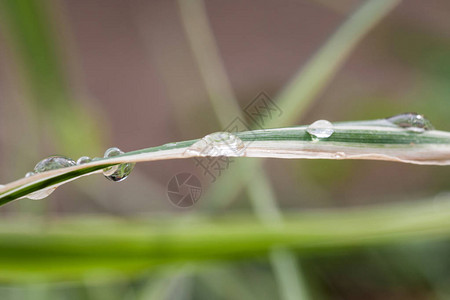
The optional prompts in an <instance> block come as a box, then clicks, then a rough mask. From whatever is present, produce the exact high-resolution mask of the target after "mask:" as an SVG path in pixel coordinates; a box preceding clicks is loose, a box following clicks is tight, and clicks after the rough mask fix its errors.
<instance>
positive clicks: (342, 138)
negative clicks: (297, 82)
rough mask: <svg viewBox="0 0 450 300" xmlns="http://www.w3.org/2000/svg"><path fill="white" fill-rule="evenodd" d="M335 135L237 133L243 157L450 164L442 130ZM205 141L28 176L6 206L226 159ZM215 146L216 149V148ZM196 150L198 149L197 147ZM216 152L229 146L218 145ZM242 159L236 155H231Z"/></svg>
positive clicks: (381, 125)
mask: <svg viewBox="0 0 450 300" xmlns="http://www.w3.org/2000/svg"><path fill="white" fill-rule="evenodd" d="M333 128H334V133H333V134H332V135H331V136H330V137H329V138H326V139H322V140H318V141H317V140H314V139H312V136H311V135H310V134H309V133H308V132H307V126H297V127H290V128H278V129H267V130H254V131H246V132H240V133H237V134H236V136H238V137H239V138H240V139H241V140H242V141H243V143H244V144H245V147H246V148H245V151H244V152H243V153H242V154H241V155H240V156H241V157H272V158H286V159H301V158H304V159H338V160H340V159H369V160H386V161H396V162H404V163H412V164H422V165H450V133H449V132H444V131H438V130H430V131H424V132H422V133H418V132H414V131H411V130H409V129H408V128H400V127H397V126H393V125H390V123H389V122H387V121H385V120H375V121H358V122H344V123H335V124H334V125H333ZM198 141H199V140H190V141H184V142H178V143H171V144H166V145H162V146H158V147H151V148H146V149H142V150H137V151H131V152H127V153H125V154H122V155H120V156H115V157H111V158H103V159H98V160H95V161H93V162H90V163H86V164H83V165H78V166H73V167H68V168H62V169H58V170H53V171H48V172H43V173H39V174H36V175H34V176H31V177H27V178H22V179H19V180H17V181H15V182H12V183H10V184H7V185H6V186H3V187H0V204H5V203H7V202H9V201H12V200H15V199H17V198H20V197H23V196H25V195H27V194H29V193H31V192H35V191H38V190H42V189H45V188H51V187H57V186H59V185H61V184H63V183H66V182H69V181H72V180H74V179H76V178H79V177H82V176H86V175H89V174H94V173H99V172H101V171H102V169H104V168H106V167H109V166H112V165H116V164H121V163H129V162H133V163H134V162H143V161H155V160H166V159H181V158H189V157H195V156H222V155H223V154H222V153H220V152H217V151H215V152H214V153H208V154H207V155H205V154H203V153H193V152H191V151H186V150H188V148H189V147H190V146H192V145H193V144H194V143H196V142H198ZM210 146H211V145H210ZM194 147H195V146H194ZM214 147H216V148H215V149H220V148H221V147H222V149H223V147H225V149H227V148H228V147H229V146H228V145H226V144H225V145H218V146H217V145H214ZM229 155H230V156H236V155H235V153H233V152H231V153H229Z"/></svg>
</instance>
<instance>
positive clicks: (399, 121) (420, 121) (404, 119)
mask: <svg viewBox="0 0 450 300" xmlns="http://www.w3.org/2000/svg"><path fill="white" fill-rule="evenodd" d="M386 120H387V121H389V122H390V123H392V124H394V125H397V126H398V127H401V128H406V129H408V130H410V131H413V132H417V133H421V132H424V131H426V130H434V127H433V125H432V124H431V122H430V121H429V120H428V119H427V118H425V117H424V116H423V115H420V114H417V113H404V114H399V115H396V116H392V117H389V118H387V119H386Z"/></svg>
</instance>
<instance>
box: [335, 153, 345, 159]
mask: <svg viewBox="0 0 450 300" xmlns="http://www.w3.org/2000/svg"><path fill="white" fill-rule="evenodd" d="M334 157H335V158H337V159H344V158H345V153H344V152H336V153H335V154H334Z"/></svg>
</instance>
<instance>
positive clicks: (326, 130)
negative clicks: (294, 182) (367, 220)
mask: <svg viewBox="0 0 450 300" xmlns="http://www.w3.org/2000/svg"><path fill="white" fill-rule="evenodd" d="M380 121H382V122H385V124H386V125H390V126H396V127H400V128H405V129H407V130H409V131H412V132H415V133H421V132H424V131H426V130H432V129H434V128H433V126H432V125H431V123H430V121H428V120H427V119H426V118H425V117H424V116H423V115H420V114H416V113H404V114H399V115H396V116H393V117H390V118H387V119H383V120H380ZM306 131H307V132H308V133H309V134H310V136H311V139H312V140H313V141H317V140H322V139H327V138H329V137H330V136H332V135H333V133H334V132H335V129H334V126H333V124H332V123H331V122H329V121H327V120H318V121H315V122H314V123H312V124H311V125H309V126H308V127H307V129H306ZM244 150H245V144H244V142H243V141H242V140H241V139H240V138H239V137H237V136H235V135H233V134H231V133H229V132H216V133H212V134H209V135H207V136H205V137H204V138H202V139H200V140H199V141H198V142H196V143H194V144H193V145H191V146H190V147H189V148H188V149H187V150H186V151H187V152H188V153H190V154H193V155H198V156H242V155H243V154H244ZM121 154H124V152H123V151H121V150H120V149H119V148H117V147H113V148H109V149H108V150H106V151H105V154H104V158H110V157H114V156H118V155H121ZM343 157H344V155H343V154H342V153H341V152H338V153H336V158H343ZM94 160H96V159H95V158H94V159H91V158H89V157H87V156H82V157H80V158H79V159H78V160H77V161H76V162H75V161H74V160H72V159H70V158H68V157H64V156H50V157H47V158H45V159H43V160H41V161H40V162H39V163H37V165H36V166H35V167H34V171H33V172H28V173H27V174H26V175H25V177H30V176H32V175H34V174H36V173H42V172H46V171H50V170H56V169H60V168H65V167H72V166H75V165H82V164H85V163H89V162H91V161H94ZM134 165H135V163H125V164H119V165H115V166H112V167H108V168H106V169H104V170H103V175H104V176H105V177H106V178H108V179H109V180H111V181H115V182H119V181H122V180H124V179H126V178H127V177H128V176H129V175H130V173H131V171H132V170H133V168H134ZM56 187H57V186H54V187H51V188H47V189H43V190H40V191H37V192H33V193H31V194H29V195H27V196H26V197H27V198H30V199H33V200H39V199H43V198H45V197H47V196H48V195H50V194H51V193H52V192H53V191H54V190H55V189H56Z"/></svg>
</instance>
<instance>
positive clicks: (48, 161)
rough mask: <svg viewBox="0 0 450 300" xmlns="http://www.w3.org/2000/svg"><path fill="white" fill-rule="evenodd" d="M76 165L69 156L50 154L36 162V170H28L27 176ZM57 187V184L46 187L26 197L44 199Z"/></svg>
mask: <svg viewBox="0 0 450 300" xmlns="http://www.w3.org/2000/svg"><path fill="white" fill-rule="evenodd" d="M75 165H76V163H75V161H74V160H72V159H70V158H68V157H65V156H61V155H54V156H49V157H47V158H44V159H43V160H41V161H40V162H38V163H37V164H36V166H35V167H34V172H28V173H27V174H25V177H30V176H33V175H35V174H36V173H42V172H47V171H51V170H57V169H61V168H66V167H72V166H75ZM56 188H57V186H54V187H51V188H46V189H43V190H40V191H36V192H33V193H31V194H28V195H26V196H25V197H26V198H29V199H33V200H40V199H44V198H45V197H47V196H48V195H50V194H51V193H53V191H54V190H56Z"/></svg>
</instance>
